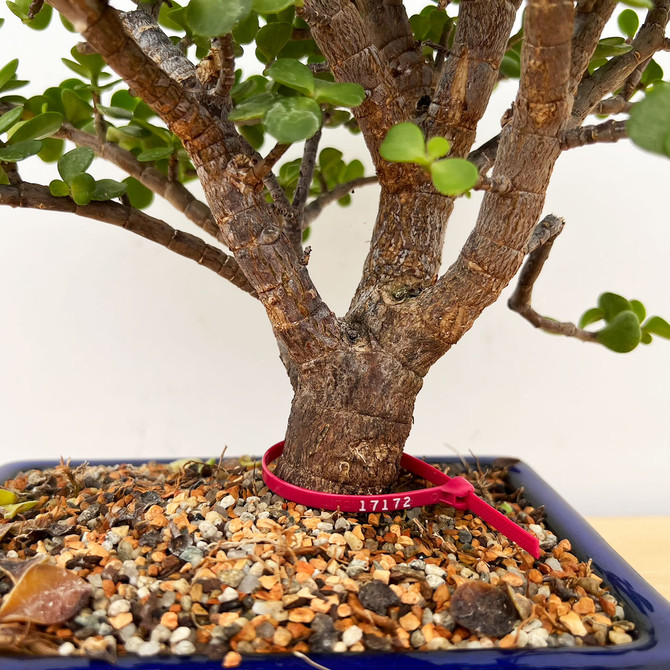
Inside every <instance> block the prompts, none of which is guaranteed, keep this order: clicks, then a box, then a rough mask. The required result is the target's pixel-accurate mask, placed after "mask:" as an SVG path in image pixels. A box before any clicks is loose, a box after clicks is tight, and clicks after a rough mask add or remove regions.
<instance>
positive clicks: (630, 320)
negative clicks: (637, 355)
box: [596, 309, 642, 354]
mask: <svg viewBox="0 0 670 670" xmlns="http://www.w3.org/2000/svg"><path fill="white" fill-rule="evenodd" d="M641 339H642V331H641V330H640V322H639V320H638V318H637V316H636V314H635V312H633V311H632V310H630V309H627V310H624V311H622V312H619V313H618V314H617V315H616V316H615V317H614V318H613V319H612V320H611V321H610V322H609V323H608V324H607V325H606V326H605V327H604V328H603V329H602V330H599V331H598V332H597V333H596V340H597V341H598V342H600V344H602V345H604V346H606V347H607V348H608V349H611V350H612V351H615V352H616V353H618V354H625V353H628V352H629V351H633V349H635V347H637V345H638V344H640V340H641Z"/></svg>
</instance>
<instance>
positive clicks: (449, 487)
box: [263, 442, 540, 558]
mask: <svg viewBox="0 0 670 670" xmlns="http://www.w3.org/2000/svg"><path fill="white" fill-rule="evenodd" d="M283 449H284V443H283V442H279V443H278V444H275V445H274V446H273V447H270V448H269V449H268V450H267V451H266V452H265V455H264V456H263V479H264V480H265V483H266V484H267V485H268V488H270V489H271V490H272V491H274V492H275V493H277V494H278V495H280V496H282V498H286V499H287V500H292V501H293V502H296V503H299V504H300V505H306V506H307V507H316V508H317V509H328V510H340V511H342V512H357V513H370V512H393V511H396V510H403V509H411V508H412V507H421V506H423V505H435V504H436V503H444V504H445V505H450V506H451V507H455V508H456V509H461V510H464V509H468V510H470V511H471V512H474V513H475V514H476V515H477V516H479V517H481V518H482V519H483V520H484V521H486V523H488V524H489V525H490V526H492V527H493V528H495V529H496V530H498V531H500V532H501V533H502V534H503V535H505V536H506V537H508V538H509V539H510V540H512V542H515V543H516V544H518V545H519V546H520V547H521V548H522V549H525V550H526V551H527V552H528V553H529V554H530V555H531V556H533V557H534V558H539V557H540V543H539V542H538V539H537V538H536V537H535V536H534V535H532V534H531V533H529V532H528V531H527V530H524V529H523V528H521V526H519V525H517V524H516V523H514V521H512V520H511V519H509V518H508V517H506V516H505V515H504V514H501V513H500V512H499V511H498V510H497V509H495V508H494V507H491V505H489V504H488V503H486V502H484V501H483V500H482V499H481V498H479V497H478V496H477V495H475V491H474V487H473V486H472V484H471V483H470V482H469V481H468V480H467V479H465V478H464V477H449V476H447V475H445V474H444V472H441V471H440V470H438V469H437V468H434V467H433V466H432V465H428V463H426V462H425V461H422V460H421V459H419V458H415V457H414V456H410V455H409V454H403V455H402V458H401V459H400V465H401V466H402V467H403V468H405V469H406V470H408V471H409V472H411V473H412V474H415V475H417V476H419V477H421V478H422V479H425V480H427V481H429V482H431V483H432V484H435V486H433V487H431V488H427V489H417V490H415V491H403V492H402V493H384V494H381V495H378V496H354V495H338V494H334V493H323V492H321V491H311V490H310V489H303V488H301V487H300V486H295V485H294V484H289V483H288V482H285V481H284V480H283V479H279V477H277V476H276V475H275V474H274V473H272V472H270V468H269V466H270V464H271V463H272V462H273V461H275V460H276V459H277V458H279V456H280V455H281V453H282V450H283Z"/></svg>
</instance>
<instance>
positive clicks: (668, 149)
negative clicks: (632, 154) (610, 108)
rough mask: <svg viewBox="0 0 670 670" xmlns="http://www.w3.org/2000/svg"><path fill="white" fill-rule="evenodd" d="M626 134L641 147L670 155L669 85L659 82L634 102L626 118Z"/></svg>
mask: <svg viewBox="0 0 670 670" xmlns="http://www.w3.org/2000/svg"><path fill="white" fill-rule="evenodd" d="M627 127H628V134H629V135H630V138H631V139H632V140H633V142H635V144H637V145H638V146H639V147H641V148H642V149H646V150H647V151H652V152H653V153H657V154H662V155H664V156H670V146H669V141H670V85H669V84H666V83H659V84H656V85H655V86H654V88H653V89H652V90H651V91H648V92H647V94H646V96H645V98H644V99H643V100H640V102H638V103H636V104H634V105H633V106H632V108H631V110H630V118H629V119H628V124H627Z"/></svg>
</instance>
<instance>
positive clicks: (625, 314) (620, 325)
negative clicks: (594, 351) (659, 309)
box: [579, 292, 670, 354]
mask: <svg viewBox="0 0 670 670" xmlns="http://www.w3.org/2000/svg"><path fill="white" fill-rule="evenodd" d="M599 321H604V322H605V325H604V327H603V328H601V329H600V330H599V331H597V333H596V340H597V341H598V342H599V343H600V344H602V345H603V346H605V347H607V348H608V349H611V350H612V351H615V352H617V353H621V354H623V353H628V352H629V351H632V350H633V349H635V348H636V347H637V345H638V344H640V343H642V344H650V343H651V341H652V339H653V337H652V336H653V335H656V336H658V337H663V338H665V339H670V324H669V323H668V322H667V321H666V320H665V319H663V318H661V317H660V316H651V317H649V318H647V310H646V308H645V306H644V305H643V304H642V303H641V302H640V301H639V300H627V299H626V298H624V297H623V296H621V295H618V294H617V293H609V292H608V293H602V294H601V295H600V296H599V297H598V304H597V306H596V307H592V308H591V309H588V310H587V311H586V312H584V314H582V316H581V318H580V319H579V327H580V328H586V327H587V326H590V325H591V324H594V323H598V322H599Z"/></svg>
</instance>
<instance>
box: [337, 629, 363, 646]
mask: <svg viewBox="0 0 670 670" xmlns="http://www.w3.org/2000/svg"><path fill="white" fill-rule="evenodd" d="M362 637H363V631H362V630H361V629H360V628H359V627H358V626H348V627H347V628H345V629H344V632H343V633H342V642H344V644H345V645H346V646H347V647H351V645H352V644H356V642H359V641H360V640H361V638H362Z"/></svg>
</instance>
